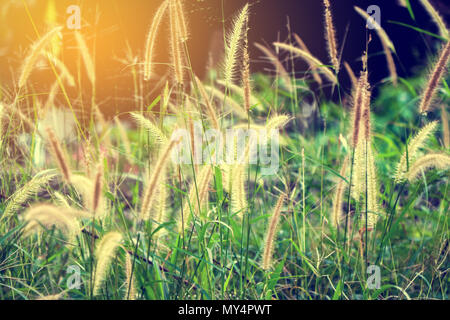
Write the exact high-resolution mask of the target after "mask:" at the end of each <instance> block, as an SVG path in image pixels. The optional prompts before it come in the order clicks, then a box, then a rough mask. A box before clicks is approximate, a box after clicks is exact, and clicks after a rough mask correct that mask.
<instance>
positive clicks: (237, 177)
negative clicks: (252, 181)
mask: <svg viewBox="0 0 450 320" xmlns="http://www.w3.org/2000/svg"><path fill="white" fill-rule="evenodd" d="M246 178H247V166H246V165H233V166H232V168H231V211H232V214H235V213H237V214H238V216H239V217H242V215H243V214H244V211H245V209H246V208H247V193H246V190H245V183H246V180H247V179H246Z"/></svg>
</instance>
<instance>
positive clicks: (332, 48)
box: [323, 0, 339, 73]
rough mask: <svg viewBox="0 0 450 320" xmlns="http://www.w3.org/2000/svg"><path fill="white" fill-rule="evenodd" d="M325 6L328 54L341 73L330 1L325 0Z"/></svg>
mask: <svg viewBox="0 0 450 320" xmlns="http://www.w3.org/2000/svg"><path fill="white" fill-rule="evenodd" d="M323 4H324V6H325V31H326V35H327V37H326V38H327V44H328V55H329V56H330V60H331V63H332V64H333V67H334V70H335V72H336V73H339V59H338V50H337V41H336V29H335V28H334V23H333V15H332V14H331V8H330V1H329V0H323Z"/></svg>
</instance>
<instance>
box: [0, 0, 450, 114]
mask: <svg viewBox="0 0 450 320" xmlns="http://www.w3.org/2000/svg"><path fill="white" fill-rule="evenodd" d="M6 2H7V0H0V9H2V7H5V4H6ZM18 2H19V3H20V1H18ZM28 2H29V8H30V12H31V15H32V16H33V19H34V20H35V23H36V25H37V28H38V29H39V31H40V32H41V33H44V32H45V31H46V29H47V27H46V25H45V23H44V20H43V19H44V14H45V9H46V6H47V1H46V0H34V1H30V0H29V1H28ZM246 2H247V1H244V0H223V2H222V0H186V1H185V10H186V13H187V16H188V19H189V21H190V23H189V25H190V30H191V38H190V40H189V42H188V46H189V50H190V56H191V60H192V65H193V67H194V70H195V72H196V73H197V74H198V75H200V76H204V74H205V70H206V68H207V65H208V58H209V54H210V53H211V55H212V57H213V59H214V60H215V61H216V62H217V61H219V60H220V56H219V54H218V53H220V52H222V50H223V49H222V46H223V41H221V40H222V39H223V38H222V33H221V31H222V8H223V12H224V14H223V16H224V17H225V19H226V26H227V27H228V28H229V26H230V22H231V19H232V17H233V16H234V15H235V14H236V13H237V12H238V10H239V9H240V8H241V7H242V6H243V5H244V4H245V3H246ZM330 2H331V4H332V9H333V15H334V20H335V24H336V28H337V38H338V43H339V46H343V51H342V53H343V57H342V61H347V62H348V63H349V64H350V65H351V66H352V68H353V70H354V71H355V72H357V71H358V70H360V68H361V62H360V61H359V58H360V56H361V55H362V54H363V52H364V50H365V48H366V39H367V35H368V34H367V30H366V28H365V21H364V20H363V19H362V18H361V17H360V16H359V15H358V14H357V13H356V12H355V11H354V9H353V6H354V5H357V6H359V7H361V8H363V9H364V10H365V9H366V8H367V7H368V6H369V5H378V6H379V7H380V9H381V20H382V22H381V24H382V27H383V28H384V29H385V30H386V32H387V33H388V34H389V36H390V38H391V39H392V41H393V42H394V44H395V46H396V49H397V56H396V57H395V61H396V64H397V68H398V72H399V75H400V76H402V77H408V76H411V75H414V74H417V73H418V72H421V71H422V70H423V69H424V68H425V65H427V63H428V62H429V59H430V58H432V57H433V55H434V54H435V53H436V49H437V44H439V40H436V39H434V38H433V37H430V36H428V35H425V34H421V33H418V32H416V31H413V30H411V29H408V28H405V27H404V26H400V25H397V24H395V23H393V21H398V22H402V23H407V24H411V25H414V26H417V27H420V28H423V29H425V30H428V31H431V32H435V33H437V32H438V31H437V28H436V26H435V24H434V23H433V22H432V20H431V18H430V17H429V15H428V14H427V13H426V12H425V10H424V9H423V7H422V6H421V5H420V3H419V1H418V0H411V4H412V8H413V12H414V14H415V20H413V19H412V18H411V16H410V14H409V12H408V10H407V9H406V8H404V7H402V6H400V5H399V4H398V1H394V0H383V1H380V0H378V1H377V0H370V1H365V0H360V1H355V0H339V1H336V0H334V1H333V0H331V1H330ZM431 2H432V4H433V5H434V6H435V7H436V8H437V9H438V10H439V11H440V13H441V15H442V16H444V17H445V19H446V21H448V20H449V19H448V17H449V13H450V4H449V2H448V1H438V0H434V1H431ZM160 3H161V0H129V1H125V0H88V1H87V0H84V1H68V0H57V1H56V2H55V4H56V9H57V13H58V22H59V23H61V24H64V25H65V21H66V19H67V16H68V15H67V14H66V12H65V11H66V8H67V7H68V6H69V5H71V4H79V5H80V7H81V8H82V19H83V26H82V30H81V32H82V33H83V34H84V36H85V37H86V39H87V42H88V45H89V47H90V48H91V49H92V48H93V47H94V46H95V48H96V49H95V56H96V72H97V78H98V83H97V97H98V99H97V100H98V102H99V103H100V106H101V108H102V110H103V111H104V112H106V113H109V114H113V113H115V112H117V111H126V110H131V109H133V108H135V106H134V103H133V86H132V78H131V73H130V68H129V67H127V66H125V65H124V64H123V63H121V62H119V61H118V60H120V59H125V57H126V53H127V47H128V46H129V47H130V48H131V51H132V52H133V55H134V56H136V57H137V58H138V60H137V61H138V62H141V61H142V56H143V50H144V46H145V37H146V34H147V31H148V27H149V25H150V23H151V19H152V17H153V14H154V12H155V10H156V8H157V6H159V4H160ZM250 3H251V18H250V28H251V29H250V33H249V41H250V44H251V45H250V46H251V57H252V60H253V61H252V62H253V63H252V71H265V70H266V69H267V68H269V67H270V65H269V64H267V63H266V62H264V61H263V60H262V59H260V58H261V57H262V54H261V52H260V51H259V50H257V49H256V48H255V47H254V46H253V43H254V42H259V43H265V44H271V43H272V42H274V41H276V40H278V39H279V40H282V41H283V40H285V39H287V36H288V21H289V25H290V29H291V30H292V32H295V33H297V34H299V35H300V37H301V38H302V39H303V40H304V41H305V43H306V45H307V46H308V47H309V49H310V51H311V52H312V54H313V55H315V56H317V57H318V58H319V59H321V60H322V61H323V62H324V63H328V56H327V51H326V42H325V36H324V17H323V4H322V1H320V0H279V1H275V0H253V1H250ZM1 13H2V21H1V22H0V27H1V31H0V70H1V72H0V81H1V84H2V86H3V87H5V86H6V87H9V88H12V87H13V82H12V79H17V75H18V71H19V68H20V65H21V63H22V61H23V57H24V56H25V55H26V53H27V49H28V47H29V45H30V44H31V43H32V42H33V41H35V39H36V36H35V33H34V31H33V28H32V25H31V23H30V20H29V18H28V17H27V14H26V12H25V10H24V8H23V6H21V5H20V4H19V5H15V6H9V7H8V9H7V10H5V9H3V10H2V11H1ZM167 29H168V28H167V26H163V27H162V29H161V30H160V36H159V39H158V44H157V46H158V52H157V56H156V61H158V62H161V64H163V65H162V66H160V67H158V68H157V73H158V74H159V75H162V74H164V72H165V71H166V70H167V66H166V65H164V64H166V63H168V62H169V54H168V52H169V51H168V42H167V38H168V32H167V31H168V30H167ZM372 38H373V41H372V42H371V43H370V46H369V55H370V59H369V70H370V78H371V82H372V84H374V85H376V84H378V83H379V82H380V81H381V80H382V79H384V78H385V77H387V76H388V70H387V67H386V61H385V57H384V55H383V54H382V53H381V51H382V48H381V45H380V42H379V40H378V38H377V36H376V35H375V34H374V35H373V37H372ZM344 41H345V42H344ZM62 58H63V59H64V61H65V62H66V63H67V65H68V66H69V68H70V69H71V70H76V68H77V63H79V61H80V60H79V55H78V52H77V50H76V49H75V43H74V40H73V35H72V31H70V30H68V29H65V31H64V48H63V50H62ZM305 68H306V65H304V64H302V63H301V62H299V63H298V64H297V65H296V71H300V70H302V69H305ZM341 77H342V79H341V81H342V83H343V84H344V88H346V87H347V90H348V88H349V86H348V84H349V82H348V77H347V76H346V73H345V72H341ZM53 81H54V78H53V76H52V74H51V73H50V72H48V70H47V72H45V70H44V71H42V72H41V71H37V72H33V77H32V78H31V83H32V84H33V87H34V90H35V91H37V92H45V91H48V88H49V87H50V85H51V84H52V82H53ZM83 82H84V83H86V88H83V91H84V90H86V92H87V93H86V99H87V100H88V98H87V97H88V93H89V92H90V89H89V86H88V83H87V79H86V78H84V79H83ZM155 83H156V82H151V83H148V84H146V91H148V92H151V91H152V89H154V86H155ZM70 93H71V96H74V97H76V96H77V94H76V91H74V92H70ZM151 100H152V97H151V95H150V94H149V96H147V97H146V101H147V102H148V101H151ZM61 103H63V100H61ZM76 104H78V105H79V104H81V102H80V101H78V102H77V103H76Z"/></svg>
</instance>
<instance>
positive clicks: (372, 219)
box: [363, 144, 381, 229]
mask: <svg viewBox="0 0 450 320" xmlns="http://www.w3.org/2000/svg"><path fill="white" fill-rule="evenodd" d="M366 154H367V157H366V159H367V160H366V182H365V186H366V199H365V200H366V202H367V228H368V229H373V228H375V225H376V223H377V220H378V217H379V216H380V214H381V208H380V205H379V201H378V194H379V187H378V178H377V170H376V166H375V156H374V153H373V150H372V146H371V145H369V144H368V145H367V150H366ZM364 220H365V217H364V219H363V221H364Z"/></svg>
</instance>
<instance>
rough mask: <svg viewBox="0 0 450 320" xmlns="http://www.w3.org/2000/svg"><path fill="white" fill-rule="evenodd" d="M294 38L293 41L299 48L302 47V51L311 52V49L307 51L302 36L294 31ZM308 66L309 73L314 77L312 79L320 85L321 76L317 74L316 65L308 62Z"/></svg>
mask: <svg viewBox="0 0 450 320" xmlns="http://www.w3.org/2000/svg"><path fill="white" fill-rule="evenodd" d="M294 39H295V42H297V44H298V46H299V47H300V49H302V50H303V51H306V52H307V53H309V54H311V51H309V49H308V47H307V46H306V44H305V42H304V41H303V40H302V38H300V36H299V35H298V34H296V33H294ZM309 66H310V68H311V73H312V76H313V78H314V80H315V81H316V82H317V84H318V85H319V86H321V85H322V78H321V77H320V76H319V74H317V66H316V65H311V64H309Z"/></svg>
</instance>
